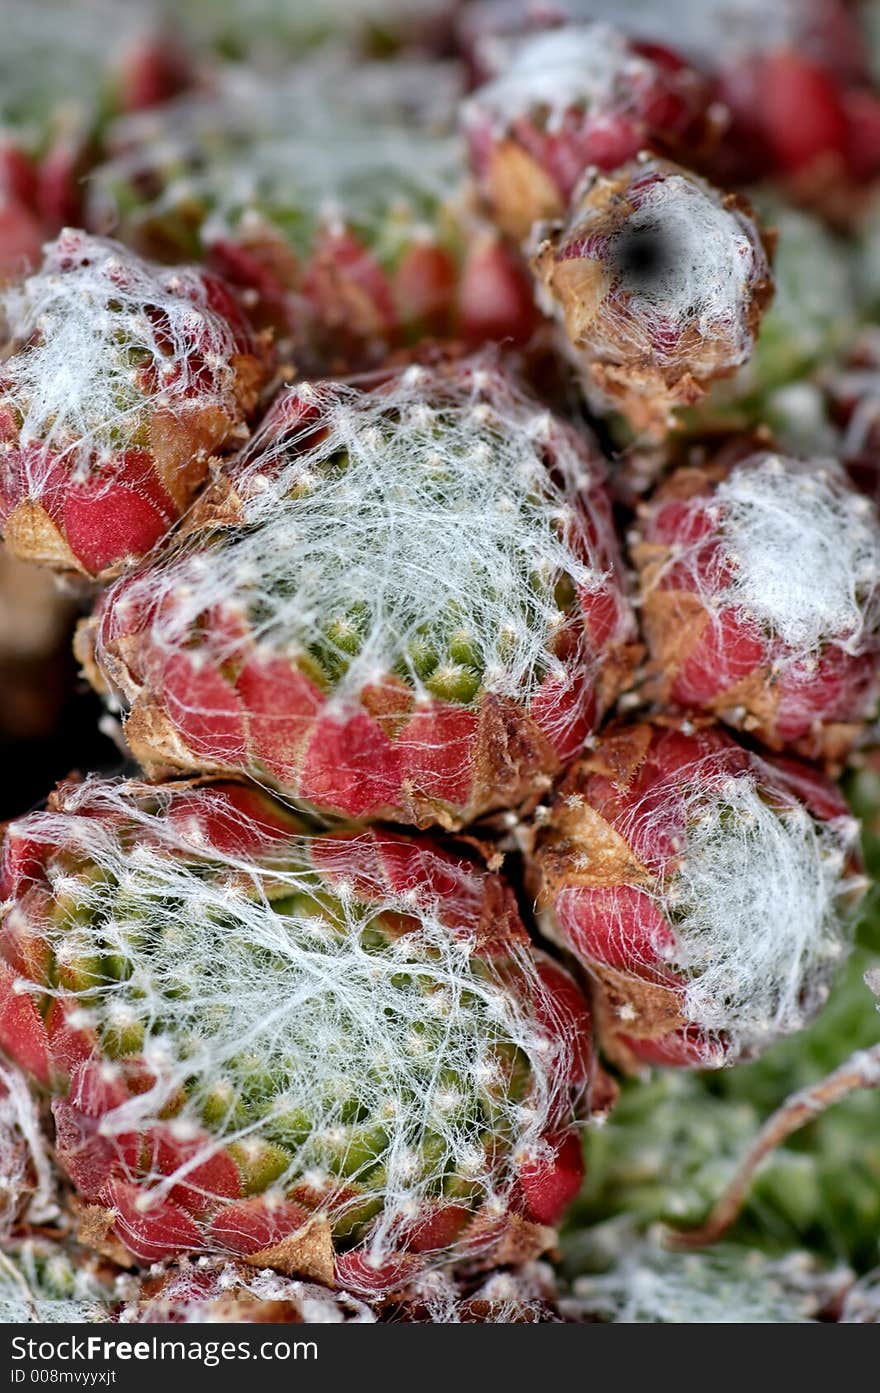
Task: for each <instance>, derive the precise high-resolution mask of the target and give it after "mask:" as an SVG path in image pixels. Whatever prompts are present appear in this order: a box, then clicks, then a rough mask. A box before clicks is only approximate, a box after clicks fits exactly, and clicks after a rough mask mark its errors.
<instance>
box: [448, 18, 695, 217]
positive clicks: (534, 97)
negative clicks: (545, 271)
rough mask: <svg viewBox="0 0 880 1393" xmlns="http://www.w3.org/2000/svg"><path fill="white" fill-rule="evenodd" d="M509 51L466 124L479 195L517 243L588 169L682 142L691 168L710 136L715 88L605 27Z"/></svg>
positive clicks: (523, 43)
mask: <svg viewBox="0 0 880 1393" xmlns="http://www.w3.org/2000/svg"><path fill="white" fill-rule="evenodd" d="M505 47H506V49H507V53H506V61H505V62H501V63H499V65H498V68H497V69H496V71H495V72H494V75H493V77H492V78H491V80H490V81H489V82H487V83H486V84H485V85H484V86H482V87H480V88H479V89H478V90H477V91H476V92H475V93H474V94H473V96H471V97H470V98H469V99H468V101H467V103H466V104H465V106H464V110H463V126H464V131H465V135H466V136H467V139H468V145H469V149H470V154H471V163H472V166H473V169H474V173H475V174H476V177H477V181H478V184H479V186H480V189H481V191H482V193H483V195H484V197H485V199H486V201H487V203H488V205H489V207H490V209H491V211H492V214H493V216H494V217H495V218H496V220H497V221H498V223H499V224H500V226H501V227H502V228H503V229H504V230H505V231H506V232H507V233H509V234H510V235H511V236H513V237H516V238H519V239H522V238H524V237H526V236H527V235H528V233H529V232H530V231H531V229H532V225H533V224H534V223H535V222H537V221H539V220H540V219H542V218H550V217H562V215H563V214H564V213H565V210H566V207H567V205H568V202H569V199H570V198H571V195H572V193H573V192H574V189H575V186H576V185H577V184H578V183H579V181H580V179H581V177H582V176H583V174H584V171H585V170H586V169H587V168H589V167H590V166H596V167H597V168H599V169H605V170H613V169H617V168H618V167H619V166H620V165H623V164H626V163H627V162H628V161H629V160H632V159H634V158H635V156H636V155H637V154H638V153H639V151H640V150H642V149H645V148H646V147H648V146H653V147H655V148H656V147H658V146H659V147H660V148H662V149H668V150H675V149H676V148H680V147H682V146H684V145H685V144H686V145H687V147H688V159H689V163H693V161H694V159H695V158H698V157H699V153H700V148H701V146H703V145H705V144H706V143H707V142H708V141H709V140H710V138H711V135H712V129H713V124H714V123H713V112H712V111H711V110H710V96H711V92H710V88H709V86H708V84H707V83H706V82H705V81H704V80H703V79H702V78H701V77H699V76H698V75H697V74H696V73H695V72H693V70H691V69H689V68H688V67H687V66H686V65H685V64H684V63H683V62H682V61H681V60H679V59H677V58H676V57H674V55H672V54H671V53H669V52H667V51H665V50H662V51H661V50H658V51H656V52H654V53H651V54H650V56H649V55H648V54H647V53H643V52H641V51H640V50H639V48H638V46H637V45H634V44H632V43H631V42H629V41H628V40H627V39H625V38H624V37H623V35H622V34H620V33H619V32H618V31H616V30H614V29H612V28H610V27H609V26H608V25H605V24H583V25H567V26H564V27H562V28H554V29H550V30H548V31H546V32H543V33H537V34H533V35H530V36H528V37H526V38H521V39H519V40H513V41H510V42H509V44H508V45H506V46H505ZM714 114H715V116H716V119H717V111H716V112H715V113H714Z"/></svg>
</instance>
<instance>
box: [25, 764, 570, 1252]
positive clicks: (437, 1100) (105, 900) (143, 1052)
mask: <svg viewBox="0 0 880 1393" xmlns="http://www.w3.org/2000/svg"><path fill="white" fill-rule="evenodd" d="M196 796H198V795H196ZM174 800H175V793H174V790H173V788H169V787H165V786H160V787H155V788H153V787H149V786H146V785H132V784H116V783H110V782H104V781H100V780H89V781H87V782H85V783H84V784H82V785H79V786H75V785H70V786H68V787H67V788H66V791H65V793H64V798H63V808H62V809H61V810H60V811H57V812H51V811H50V812H47V813H45V814H38V815H36V816H37V817H38V819H39V828H40V831H39V835H40V838H41V841H42V843H43V844H44V845H46V846H47V847H52V846H54V847H56V848H57V849H58V853H59V855H58V858H57V859H53V858H51V857H49V858H48V859H47V862H46V872H47V875H48V878H49V882H50V884H51V886H52V890H53V893H54V895H55V896H56V897H57V900H58V903H59V904H67V905H68V906H69V907H70V917H69V919H68V920H67V922H64V920H62V922H60V923H56V924H55V925H50V924H46V926H45V930H44V931H45V934H46V937H47V940H48V942H49V944H50V946H51V948H52V949H53V950H54V952H55V954H56V958H57V960H58V961H59V964H60V965H62V966H68V967H69V966H70V965H72V964H76V963H77V962H78V961H81V960H83V958H84V957H87V958H88V960H89V961H93V958H94V954H95V952H101V953H103V954H105V955H106V958H105V960H106V961H111V962H116V963H119V962H121V963H124V965H125V966H124V968H122V969H120V970H119V971H118V973H117V975H116V976H112V975H111V973H110V972H109V971H108V972H107V973H106V974H105V975H104V978H103V980H102V981H101V982H100V983H98V984H97V985H96V986H95V987H94V988H93V989H91V990H89V991H85V992H83V994H82V996H81V998H80V1006H81V1011H82V1016H81V1020H82V1022H83V1023H86V1022H88V1023H90V1024H91V1025H92V1026H94V1028H95V1029H96V1031H97V1034H98V1037H99V1039H104V1040H105V1041H106V1040H108V1039H109V1038H111V1037H112V1038H114V1039H118V1038H120V1037H121V1036H123V1035H124V1034H125V1033H126V1032H128V1033H129V1035H130V1033H131V1032H132V1031H133V1030H140V1031H142V1032H143V1043H142V1045H141V1046H140V1047H139V1048H138V1051H137V1053H138V1055H139V1056H140V1057H142V1058H143V1059H144V1060H145V1062H146V1064H147V1066H148V1068H149V1069H150V1071H151V1073H154V1075H155V1081H154V1083H153V1084H152V1086H151V1087H149V1088H148V1089H147V1090H146V1091H144V1092H140V1093H137V1094H135V1095H133V1096H130V1097H128V1098H126V1100H125V1101H124V1102H122V1103H120V1104H119V1105H118V1106H116V1107H114V1108H113V1109H112V1110H111V1111H109V1112H107V1113H106V1114H104V1115H103V1116H102V1118H101V1123H100V1131H101V1135H102V1136H103V1137H105V1138H107V1139H112V1138H114V1137H117V1136H120V1137H122V1136H125V1135H126V1134H129V1133H131V1132H138V1133H144V1134H147V1135H148V1134H149V1133H150V1131H151V1130H152V1129H153V1128H161V1129H163V1130H164V1129H165V1128H167V1127H168V1126H170V1128H171V1131H172V1134H173V1135H174V1136H175V1137H178V1138H179V1139H180V1140H181V1142H186V1141H187V1140H191V1139H193V1138H195V1137H200V1136H201V1137H203V1136H204V1135H205V1132H206V1129H207V1132H208V1133H209V1134H210V1136H211V1141H210V1143H208V1142H205V1144H204V1145H200V1146H198V1148H197V1150H196V1152H195V1154H194V1155H193V1156H192V1157H191V1158H190V1159H189V1160H187V1161H186V1162H182V1163H181V1165H179V1166H177V1167H176V1169H175V1170H174V1172H173V1174H164V1173H161V1172H160V1171H159V1170H156V1172H155V1173H150V1174H148V1175H143V1176H142V1177H141V1178H140V1179H139V1180H138V1184H139V1185H140V1187H141V1189H142V1195H141V1202H142V1204H143V1207H144V1209H145V1210H148V1209H149V1206H150V1205H151V1204H152V1203H155V1202H158V1201H161V1200H162V1199H163V1198H165V1197H167V1196H168V1195H169V1192H171V1191H172V1190H173V1189H174V1187H175V1185H179V1184H181V1183H183V1182H184V1181H186V1180H187V1177H188V1176H190V1175H191V1172H192V1171H193V1169H194V1168H195V1167H197V1166H198V1165H200V1164H201V1163H202V1162H204V1161H206V1160H207V1159H208V1158H209V1157H210V1156H212V1155H215V1154H216V1153H217V1152H218V1151H219V1150H220V1149H222V1148H227V1147H229V1146H235V1147H236V1148H237V1149H238V1150H237V1153H236V1154H237V1155H239V1156H242V1157H245V1158H248V1157H251V1158H252V1157H253V1153H254V1149H255V1148H259V1146H260V1145H262V1144H265V1143H266V1141H267V1139H268V1140H274V1144H276V1145H277V1146H281V1147H282V1148H283V1151H282V1153H281V1154H282V1155H286V1156H287V1157H288V1160H287V1162H286V1163H285V1164H284V1167H283V1169H282V1170H280V1171H278V1170H276V1172H275V1178H274V1180H273V1182H272V1184H271V1186H270V1187H269V1188H268V1190H267V1193H271V1194H273V1195H275V1196H276V1197H280V1196H281V1195H283V1194H284V1193H285V1192H286V1190H288V1189H289V1188H291V1187H292V1186H293V1185H294V1184H295V1183H297V1182H304V1183H305V1184H306V1185H307V1186H309V1187H310V1188H315V1189H317V1190H319V1191H320V1192H321V1193H322V1194H323V1193H326V1194H327V1199H326V1200H325V1201H324V1204H323V1206H322V1210H323V1211H324V1212H326V1211H327V1210H329V1212H330V1213H331V1215H332V1217H333V1219H334V1220H338V1219H339V1218H340V1216H343V1215H349V1214H354V1215H356V1214H357V1212H358V1207H359V1204H360V1202H361V1201H360V1199H359V1197H358V1196H357V1195H356V1194H354V1195H353V1194H352V1191H351V1189H350V1188H349V1189H346V1187H347V1186H351V1185H357V1184H361V1185H363V1187H364V1189H365V1191H366V1193H367V1195H368V1196H378V1197H379V1198H381V1201H382V1209H381V1212H380V1213H378V1214H377V1215H376V1216H375V1218H373V1219H372V1220H371V1221H370V1225H369V1229H368V1232H367V1234H366V1236H365V1238H364V1239H363V1245H364V1246H363V1247H362V1249H361V1251H364V1253H365V1257H366V1259H367V1261H373V1262H375V1263H376V1265H379V1264H380V1263H381V1261H382V1259H383V1257H384V1256H386V1255H387V1254H388V1253H389V1251H393V1249H394V1246H395V1239H397V1238H398V1237H399V1236H400V1235H401V1233H402V1232H403V1231H404V1230H405V1229H406V1227H407V1225H409V1224H411V1223H413V1222H414V1221H415V1220H417V1219H418V1218H419V1215H420V1212H421V1206H422V1204H423V1202H424V1201H426V1200H428V1199H429V1198H430V1196H431V1195H435V1194H436V1195H439V1194H441V1193H442V1181H443V1177H444V1176H450V1175H451V1176H455V1177H457V1178H458V1179H459V1180H461V1181H462V1182H464V1183H466V1185H467V1186H468V1187H469V1190H470V1187H473V1188H472V1190H470V1193H472V1194H476V1195H478V1196H479V1204H478V1205H474V1208H480V1209H483V1208H485V1207H486V1206H488V1209H487V1213H489V1214H497V1215H499V1216H500V1215H503V1214H504V1213H505V1212H506V1204H507V1200H508V1197H509V1195H510V1194H511V1191H512V1187H513V1186H514V1184H515V1181H516V1174H517V1172H516V1170H515V1166H516V1165H517V1164H518V1163H519V1162H520V1161H524V1160H527V1161H531V1160H535V1161H536V1162H540V1161H541V1160H543V1159H549V1155H550V1153H549V1148H548V1143H547V1142H546V1141H545V1132H546V1131H547V1129H548V1125H549V1119H550V1118H552V1117H555V1118H558V1117H559V1116H560V1108H561V1109H562V1115H564V1113H565V1107H566V1102H565V1100H566V1099H568V1100H569V1101H568V1104H567V1106H568V1108H569V1116H570V1115H571V1114H570V1109H571V1107H572V1101H571V1099H570V1094H569V1079H570V1077H571V1072H572V1070H571V1060H572V1049H573V1042H572V1041H571V1039H570V1038H569V1032H570V1025H569V1027H568V1029H566V1027H565V1025H564V1023H562V1022H561V1021H560V1013H559V1011H558V1009H556V1008H555V1007H554V1005H553V1000H552V998H551V997H550V995H549V993H548V992H547V990H546V989H545V988H544V987H543V986H542V982H541V979H540V977H539V975H538V972H537V969H536V966H535V962H534V956H533V951H532V948H531V945H530V944H529V943H528V941H527V940H522V941H519V940H517V941H515V942H511V943H510V944H509V945H507V944H506V945H505V958H506V964H507V965H506V966H504V967H501V968H500V969H497V970H496V968H495V967H494V966H493V957H492V953H491V951H490V952H487V953H486V954H484V955H480V954H479V942H478V936H479V933H480V932H481V927H480V923H479V914H480V904H481V891H480V888H479V885H478V884H476V883H475V882H474V880H473V875H474V874H475V873H474V872H456V871H455V870H454V868H452V867H448V866H447V864H446V863H445V862H444V874H445V875H446V876H447V881H448V877H449V875H452V876H453V877H454V879H455V881H456V883H457V885H458V886H460V893H461V897H462V898H461V904H462V905H464V906H466V907H467V909H468V911H469V912H472V915H473V923H472V925H468V927H466V928H463V929H461V930H460V931H459V930H457V929H456V930H454V931H453V930H452V929H451V928H450V925H449V923H448V922H447V921H446V920H445V919H444V903H445V901H444V900H443V899H442V898H441V897H440V895H439V892H436V891H432V890H430V889H429V888H420V887H418V886H417V887H416V888H414V889H413V890H412V891H410V892H406V891H391V890H386V889H383V888H382V887H381V886H378V887H377V897H376V899H375V900H372V899H370V900H369V902H367V903H364V902H361V901H359V899H358V895H357V890H356V880H357V876H358V861H357V848H356V847H355V848H354V849H353V850H351V851H350V852H347V849H346V845H345V844H344V843H338V842H335V843H334V842H330V843H324V846H325V847H326V848H328V850H329V854H330V855H331V856H332V862H333V868H334V877H333V879H332V881H326V880H322V877H321V874H320V872H318V873H317V874H316V870H315V863H314V860H313V853H312V851H310V848H314V847H315V845H321V843H320V842H317V843H316V842H315V841H314V839H309V838H299V839H296V840H290V841H288V840H287V839H285V840H283V841H281V842H278V843H276V846H277V851H275V850H270V851H269V852H268V853H267V854H266V856H265V857H263V858H261V861H260V862H256V861H255V860H254V859H253V858H252V857H250V856H248V855H247V854H242V855H235V854H233V853H231V852H227V853H223V854H221V853H220V852H219V851H218V850H217V849H216V848H215V847H213V846H210V845H207V844H206V842H205V839H204V834H203V832H202V829H201V825H200V823H199V821H198V818H197V817H196V818H195V819H191V818H190V817H189V816H186V815H183V813H180V810H178V813H179V815H178V814H175V816H174V820H173V821H172V819H171V817H170V816H168V814H169V810H171V811H173V810H174ZM151 808H157V809H158V811H157V812H153V811H151ZM80 809H82V811H83V813H84V814H87V815H79V810H80ZM121 828H122V829H125V830H124V831H123V832H122V833H121V831H120V829H121ZM365 835H366V834H365ZM347 855H348V856H350V859H347ZM420 855H421V856H423V857H424V858H425V859H426V863H427V865H430V864H431V858H432V856H433V855H434V853H433V852H432V851H430V850H424V851H422V852H421V853H420ZM77 867H81V868H82V874H77ZM346 872H348V875H349V877H350V879H348V880H346ZM382 913H390V914H392V915H394V916H398V917H399V916H400V915H401V914H403V915H406V916H408V917H409V918H410V919H413V918H414V919H415V920H416V921H417V923H416V924H415V925H414V926H413V929H412V931H411V932H406V933H402V934H400V935H399V936H397V937H395V936H394V934H393V933H392V934H389V935H388V939H387V940H384V939H383V940H382V941H378V940H377V937H376V935H377V930H376V928H375V927H374V926H375V921H376V918H377V916H378V915H380V914H382ZM463 917H464V918H465V919H466V918H467V916H466V915H464V916H463ZM475 951H476V953H477V955H478V965H477V968H476V970H475V969H474V962H475V961H476V960H475V959H474V957H473V956H472V955H473V953H474V952H475ZM511 965H512V966H513V972H512V973H511ZM22 990H30V991H32V992H33V993H34V994H37V995H41V994H42V993H43V992H45V991H48V992H49V994H50V995H54V994H56V992H58V993H59V994H60V995H64V996H65V997H66V998H68V999H69V997H70V994H71V993H70V991H69V990H67V991H65V990H64V989H63V988H62V989H57V988H53V987H51V986H47V985H45V984H36V983H31V984H30V985H28V984H27V983H24V982H22ZM542 1007H543V1019H542V1020H539V1014H540V1012H541V1009H542ZM557 1026H558V1028H557ZM511 1052H512V1054H513V1056H514V1057H515V1058H516V1059H518V1060H520V1061H523V1067H527V1071H528V1088H527V1090H526V1091H524V1092H523V1093H522V1095H521V1096H517V1094H516V1090H513V1091H512V1092H506V1091H505V1083H504V1080H505V1075H504V1065H503V1060H504V1059H505V1058H507V1056H508V1055H509V1054H510V1053H511ZM105 1067H106V1069H107V1070H109V1071H110V1074H112V1071H113V1069H114V1067H115V1066H114V1065H113V1064H112V1063H109V1062H106V1061H105ZM108 1077H109V1075H108ZM181 1097H185V1102H183V1104H182V1105H181V1106H180V1108H179V1109H178V1110H175V1111H174V1115H173V1117H172V1119H171V1121H170V1123H169V1122H168V1121H167V1115H168V1108H169V1105H171V1104H172V1102H176V1101H179V1100H180V1099H181ZM489 1099H491V1105H490V1111H489V1113H486V1112H485V1111H484V1108H483V1104H482V1103H481V1101H480V1100H485V1101H486V1103H487V1105H488V1100H489ZM206 1109H210V1110H211V1111H210V1122H209V1123H206V1121H205V1116H206ZM364 1133H367V1134H368V1137H367V1140H366V1141H364V1136H363V1134H364ZM487 1133H489V1134H490V1135H492V1136H494V1137H496V1138H498V1137H503V1138H504V1144H503V1145H502V1146H501V1147H499V1148H497V1149H495V1150H493V1148H491V1147H487V1146H486V1145H485V1137H486V1134H487ZM359 1146H360V1147H362V1148H363V1150H361V1151H358V1147H359ZM334 1157H336V1158H337V1159H338V1158H340V1157H341V1158H342V1165H343V1167H344V1169H342V1170H340V1169H339V1168H338V1167H337V1169H336V1170H334V1165H336V1162H335V1161H334ZM189 1183H191V1184H193V1185H197V1181H196V1180H195V1178H193V1179H191V1180H190V1182H189ZM465 1202H466V1201H465ZM322 1210H319V1212H322Z"/></svg>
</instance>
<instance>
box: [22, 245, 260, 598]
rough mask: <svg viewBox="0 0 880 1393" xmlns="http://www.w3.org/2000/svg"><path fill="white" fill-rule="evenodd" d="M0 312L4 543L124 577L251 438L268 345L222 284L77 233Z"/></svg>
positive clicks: (44, 558)
mask: <svg viewBox="0 0 880 1393" xmlns="http://www.w3.org/2000/svg"><path fill="white" fill-rule="evenodd" d="M0 309H2V316H3V318H4V319H5V328H6V333H7V336H8V340H9V342H8V344H7V349H6V354H5V358H4V359H3V360H2V361H0V518H2V524H3V533H4V537H5V540H6V543H7V546H8V547H9V549H10V550H11V551H12V552H14V553H15V554H17V555H19V556H21V557H23V558H24V559H25V560H31V561H41V562H44V563H46V564H48V565H50V566H54V567H56V568H58V569H62V570H70V571H80V572H84V573H86V574H88V575H93V576H107V575H108V574H112V573H114V572H116V571H119V570H120V569H121V568H122V567H123V566H124V565H126V564H127V563H129V562H130V561H131V560H132V559H134V558H136V557H139V556H142V555H144V553H145V552H147V551H148V550H149V549H150V548H151V547H152V546H153V545H154V543H155V542H156V541H158V539H159V538H160V537H161V536H162V535H163V534H164V533H165V532H166V531H167V530H168V528H169V527H170V526H171V524H172V522H174V521H175V519H176V518H178V517H179V516H180V514H181V513H182V512H183V511H184V509H185V508H186V506H187V505H188V504H189V502H190V501H191V499H192V497H193V495H194V493H195V491H196V490H197V489H198V488H199V486H200V485H201V484H202V483H203V482H204V480H205V478H206V476H207V473H208V470H209V467H210V463H211V459H212V457H213V456H214V455H215V454H217V453H218V452H221V451H223V450H224V449H229V448H231V447H233V446H235V445H236V444H240V443H241V441H242V439H243V438H245V437H246V435H247V429H246V426H245V417H246V415H247V413H248V412H250V411H252V410H253V408H254V406H255V405H256V400H257V395H258V392H259V389H260V386H261V384H262V381H263V379H264V376H265V368H266V363H265V353H264V350H263V348H262V346H261V345H260V344H259V343H258V342H257V341H256V340H255V339H254V337H253V334H252V332H251V331H250V329H249V328H248V327H247V325H246V323H245V321H244V319H243V317H242V315H241V312H240V310H239V308H238V306H237V304H236V302H235V300H234V298H233V297H232V295H231V293H230V292H229V290H228V289H227V288H226V287H225V286H224V285H223V283H222V282H221V281H219V280H217V279H216V278H214V277H212V276H208V275H207V274H205V273H204V272H202V271H200V270H197V269H194V268H190V267H176V268H174V269H173V270H168V269H165V268H163V267H160V266H157V265H154V264H152V263H149V262H145V261H142V260H141V259H140V258H139V257H136V256H134V255H133V254H132V253H131V252H130V251H127V250H126V249H125V248H124V247H123V246H121V245H120V244H118V243H116V242H112V241H109V240H105V239H102V238H97V237H91V236H89V235H87V234H86V233H83V232H78V231H74V230H67V231H65V232H63V233H62V234H61V235H60V237H59V238H58V239H57V241H55V242H54V243H51V244H49V245H48V246H47V248H46V252H45V259H44V261H43V264H42V266H41V268H40V270H39V271H38V272H37V273H36V274H35V275H33V276H31V277H29V278H28V279H27V280H25V281H24V282H22V283H21V284H20V285H14V286H11V287H9V288H8V289H7V290H6V292H5V293H4V295H3V298H2V305H0Z"/></svg>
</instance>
